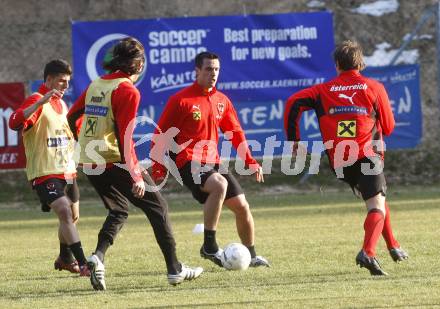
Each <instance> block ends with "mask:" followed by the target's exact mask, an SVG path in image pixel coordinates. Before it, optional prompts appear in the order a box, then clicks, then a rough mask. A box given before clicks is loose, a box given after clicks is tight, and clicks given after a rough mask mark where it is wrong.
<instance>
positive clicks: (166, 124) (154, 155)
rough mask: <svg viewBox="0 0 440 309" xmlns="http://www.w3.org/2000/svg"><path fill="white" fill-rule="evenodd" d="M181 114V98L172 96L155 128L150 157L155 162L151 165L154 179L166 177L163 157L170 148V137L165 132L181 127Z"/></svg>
mask: <svg viewBox="0 0 440 309" xmlns="http://www.w3.org/2000/svg"><path fill="white" fill-rule="evenodd" d="M180 115H181V113H179V99H178V98H177V97H175V96H172V97H171V98H170V99H169V100H168V102H167V104H166V105H165V108H164V110H163V112H162V115H161V116H160V118H159V120H158V123H157V126H158V127H157V128H156V129H155V130H154V135H153V138H152V140H151V150H150V158H151V161H152V163H153V165H152V167H151V175H152V177H153V179H154V180H156V179H158V178H162V177H165V175H166V172H167V169H166V167H165V166H164V164H163V163H164V162H163V159H164V157H165V152H166V150H167V149H169V147H170V145H169V142H170V140H169V138H168V135H166V134H164V133H165V132H167V131H168V130H169V129H170V127H171V126H173V127H177V128H179V127H180V119H181V118H180Z"/></svg>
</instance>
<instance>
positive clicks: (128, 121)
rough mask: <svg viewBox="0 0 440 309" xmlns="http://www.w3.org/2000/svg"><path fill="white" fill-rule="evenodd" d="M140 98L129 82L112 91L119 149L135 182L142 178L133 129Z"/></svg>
mask: <svg viewBox="0 0 440 309" xmlns="http://www.w3.org/2000/svg"><path fill="white" fill-rule="evenodd" d="M140 99H141V95H140V93H139V91H138V90H137V89H136V88H135V87H134V86H132V85H131V84H130V83H128V82H124V83H121V84H120V85H119V87H118V88H116V89H115V90H113V92H112V110H113V115H114V117H115V123H116V127H117V129H118V134H119V136H118V142H119V149H120V152H121V156H122V158H123V161H124V162H125V163H126V165H127V168H128V170H129V172H130V174H131V177H132V178H133V180H134V181H135V182H138V181H141V180H142V174H141V172H140V170H139V166H138V159H137V155H136V152H135V150H134V143H133V131H134V128H135V125H136V121H135V118H136V114H137V110H138V107H139V101H140Z"/></svg>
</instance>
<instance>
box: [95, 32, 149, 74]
mask: <svg viewBox="0 0 440 309" xmlns="http://www.w3.org/2000/svg"><path fill="white" fill-rule="evenodd" d="M144 62H145V50H144V46H143V45H142V43H141V42H139V41H138V40H136V39H135V38H132V37H128V38H125V39H122V40H120V41H119V42H118V43H117V44H116V45H115V46H113V48H112V50H111V59H110V60H108V61H104V63H103V65H102V66H103V68H104V69H105V70H108V71H110V72H111V73H113V72H116V71H118V70H120V71H122V72H124V73H127V74H128V75H134V74H139V73H140V72H141V71H142V68H143V64H144Z"/></svg>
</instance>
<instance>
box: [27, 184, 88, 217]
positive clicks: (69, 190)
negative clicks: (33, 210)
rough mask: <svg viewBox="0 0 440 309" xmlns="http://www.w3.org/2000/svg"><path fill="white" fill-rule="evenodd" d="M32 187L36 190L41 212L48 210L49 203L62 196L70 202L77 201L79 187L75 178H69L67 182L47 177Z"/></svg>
mask: <svg viewBox="0 0 440 309" xmlns="http://www.w3.org/2000/svg"><path fill="white" fill-rule="evenodd" d="M33 189H34V190H35V191H36V192H37V195H38V198H39V199H40V203H41V211H43V212H49V211H50V206H49V205H50V204H52V203H53V202H54V201H56V200H57V199H59V198H60V197H63V196H67V197H68V198H69V199H70V200H71V201H72V203H76V202H78V201H79V188H78V184H77V183H76V179H69V182H67V181H66V180H65V179H59V178H49V179H47V180H45V181H44V182H42V183H40V184H38V185H34V186H33Z"/></svg>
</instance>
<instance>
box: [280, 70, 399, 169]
mask: <svg viewBox="0 0 440 309" xmlns="http://www.w3.org/2000/svg"><path fill="white" fill-rule="evenodd" d="M310 109H313V110H315V112H316V115H317V116H318V121H319V127H320V130H321V135H322V139H323V142H324V143H325V144H326V148H327V155H328V156H329V159H330V162H331V164H332V166H333V168H338V167H341V166H344V165H345V161H347V160H348V158H349V155H350V154H349V151H350V147H349V146H343V145H347V144H350V143H351V141H354V142H356V143H357V145H358V146H359V148H358V149H359V152H358V153H356V152H355V150H354V149H352V150H351V151H353V154H354V155H353V156H355V160H358V159H361V158H363V157H368V156H374V155H377V154H379V155H380V156H381V158H382V159H383V152H382V151H381V150H380V146H379V150H378V149H377V147H373V146H372V141H373V140H375V141H380V143H382V142H383V136H382V134H385V135H389V134H391V132H392V131H393V129H394V125H395V122H394V116H393V112H392V110H391V105H390V102H389V100H388V95H387V93H386V91H385V88H384V86H383V85H382V84H381V83H379V82H378V81H375V80H373V79H370V78H366V77H364V76H362V75H361V74H360V73H359V71H357V70H349V71H344V72H342V73H341V74H339V76H338V77H336V78H334V79H333V80H331V81H329V82H326V83H322V84H319V85H315V86H313V87H310V88H307V89H304V90H301V91H299V92H297V93H295V94H294V95H292V96H291V97H290V98H289V99H288V100H287V103H286V107H285V112H284V128H285V131H286V135H287V139H288V140H290V141H299V140H300V139H301V138H300V132H299V120H300V116H301V113H302V112H304V111H305V110H310ZM341 142H344V143H343V144H341V145H340V146H341V147H338V144H340V143H341ZM336 150H338V151H337V153H336ZM339 150H340V151H339ZM348 161H350V160H348ZM348 165H349V164H348Z"/></svg>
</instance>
